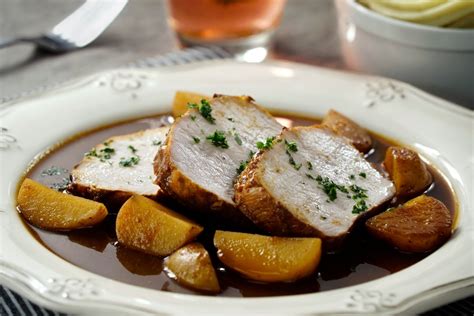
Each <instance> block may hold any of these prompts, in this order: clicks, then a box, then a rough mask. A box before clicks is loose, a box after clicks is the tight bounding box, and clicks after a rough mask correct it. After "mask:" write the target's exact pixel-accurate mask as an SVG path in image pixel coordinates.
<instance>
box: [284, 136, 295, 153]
mask: <svg viewBox="0 0 474 316" xmlns="http://www.w3.org/2000/svg"><path fill="white" fill-rule="evenodd" d="M285 145H286V149H287V150H288V151H291V152H294V153H295V152H297V151H298V146H297V145H296V142H289V141H287V140H286V139H285Z"/></svg>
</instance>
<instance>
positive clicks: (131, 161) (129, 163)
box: [119, 156, 140, 167]
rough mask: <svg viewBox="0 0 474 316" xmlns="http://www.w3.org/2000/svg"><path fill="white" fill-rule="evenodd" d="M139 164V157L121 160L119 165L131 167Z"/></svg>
mask: <svg viewBox="0 0 474 316" xmlns="http://www.w3.org/2000/svg"><path fill="white" fill-rule="evenodd" d="M139 162H140V157H138V156H132V157H130V158H121V159H120V162H119V165H120V166H122V167H133V166H135V165H138V163H139Z"/></svg>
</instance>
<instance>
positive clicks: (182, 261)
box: [165, 242, 221, 293]
mask: <svg viewBox="0 0 474 316" xmlns="http://www.w3.org/2000/svg"><path fill="white" fill-rule="evenodd" d="M165 269H166V271H167V272H168V275H170V276H171V277H173V278H175V279H176V281H178V283H181V284H183V285H184V286H187V287H190V288H192V289H195V290H199V291H205V292H209V293H219V292H220V291H221V289H220V286H219V282H218V281H217V275H216V271H215V270H214V267H213V266H212V262H211V258H210V257H209V254H208V253H207V250H206V249H205V248H204V247H203V246H202V245H201V244H200V243H197V242H194V243H191V244H188V245H186V246H184V247H182V248H180V249H178V250H176V251H175V252H173V253H172V254H171V255H170V256H169V257H167V258H166V259H165Z"/></svg>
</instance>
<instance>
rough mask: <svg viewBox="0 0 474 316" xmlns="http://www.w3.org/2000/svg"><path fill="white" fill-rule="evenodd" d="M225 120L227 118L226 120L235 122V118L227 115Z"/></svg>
mask: <svg viewBox="0 0 474 316" xmlns="http://www.w3.org/2000/svg"><path fill="white" fill-rule="evenodd" d="M227 120H228V121H231V122H235V120H234V119H233V118H231V117H228V118H227Z"/></svg>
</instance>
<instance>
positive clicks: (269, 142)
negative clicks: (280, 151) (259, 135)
mask: <svg viewBox="0 0 474 316" xmlns="http://www.w3.org/2000/svg"><path fill="white" fill-rule="evenodd" d="M274 140H275V136H272V137H267V139H265V142H261V141H259V142H257V148H258V149H259V150H264V149H270V148H272V146H273V141H274Z"/></svg>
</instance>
